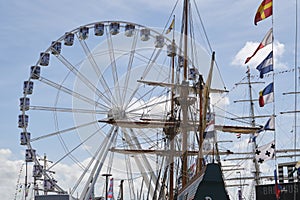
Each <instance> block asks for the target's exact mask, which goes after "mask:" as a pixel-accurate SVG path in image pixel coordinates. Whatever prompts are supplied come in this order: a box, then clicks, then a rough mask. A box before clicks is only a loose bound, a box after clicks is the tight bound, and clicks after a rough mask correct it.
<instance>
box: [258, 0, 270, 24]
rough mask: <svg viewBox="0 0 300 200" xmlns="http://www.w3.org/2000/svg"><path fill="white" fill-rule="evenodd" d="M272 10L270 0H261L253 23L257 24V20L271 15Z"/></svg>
mask: <svg viewBox="0 0 300 200" xmlns="http://www.w3.org/2000/svg"><path fill="white" fill-rule="evenodd" d="M272 10H273V9H272V0H263V1H262V2H261V4H260V6H259V7H258V9H257V11H256V14H255V17H254V24H255V25H257V22H259V21H261V20H263V19H266V18H267V17H269V16H271V15H272Z"/></svg>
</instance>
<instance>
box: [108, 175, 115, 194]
mask: <svg viewBox="0 0 300 200" xmlns="http://www.w3.org/2000/svg"><path fill="white" fill-rule="evenodd" d="M113 188H114V179H113V178H111V179H110V184H109V189H108V194H107V198H108V199H113V198H114V190H113Z"/></svg>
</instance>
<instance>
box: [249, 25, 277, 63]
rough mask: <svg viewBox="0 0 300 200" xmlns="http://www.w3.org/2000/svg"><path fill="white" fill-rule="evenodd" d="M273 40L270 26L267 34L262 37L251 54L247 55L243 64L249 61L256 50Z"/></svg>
mask: <svg viewBox="0 0 300 200" xmlns="http://www.w3.org/2000/svg"><path fill="white" fill-rule="evenodd" d="M272 42H273V28H271V29H270V30H269V31H268V32H267V34H266V35H265V37H264V39H263V40H262V41H261V43H260V44H259V45H258V47H257V48H256V50H255V51H254V53H253V54H252V56H250V57H248V58H247V59H246V61H245V64H246V63H247V62H249V60H250V59H251V58H252V57H254V56H255V54H256V53H257V52H258V50H260V49H262V48H264V47H265V46H267V45H268V44H271V43H272Z"/></svg>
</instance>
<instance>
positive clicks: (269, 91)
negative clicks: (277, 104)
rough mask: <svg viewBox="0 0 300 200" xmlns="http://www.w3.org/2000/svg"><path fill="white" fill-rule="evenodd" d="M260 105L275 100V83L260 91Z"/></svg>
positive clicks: (262, 105)
mask: <svg viewBox="0 0 300 200" xmlns="http://www.w3.org/2000/svg"><path fill="white" fill-rule="evenodd" d="M258 101H259V106H260V107H264V105H266V104H267V103H272V102H273V101H274V84H273V83H270V84H269V85H268V86H267V87H265V88H264V89H263V90H262V91H260V92H259V100H258Z"/></svg>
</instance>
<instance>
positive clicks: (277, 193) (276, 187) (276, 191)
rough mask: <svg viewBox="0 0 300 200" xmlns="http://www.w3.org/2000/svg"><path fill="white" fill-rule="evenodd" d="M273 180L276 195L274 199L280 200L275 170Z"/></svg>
mask: <svg viewBox="0 0 300 200" xmlns="http://www.w3.org/2000/svg"><path fill="white" fill-rule="evenodd" d="M274 179H275V188H274V189H275V195H276V199H277V200H278V199H280V192H281V190H280V189H281V187H280V185H279V184H278V181H277V170H276V169H275V170H274Z"/></svg>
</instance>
